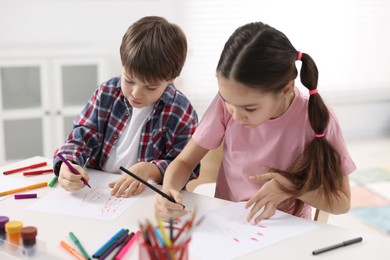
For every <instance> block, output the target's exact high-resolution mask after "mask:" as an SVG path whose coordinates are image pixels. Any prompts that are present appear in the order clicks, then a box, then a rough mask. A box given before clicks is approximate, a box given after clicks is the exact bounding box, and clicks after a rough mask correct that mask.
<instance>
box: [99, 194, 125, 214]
mask: <svg viewBox="0 0 390 260" xmlns="http://www.w3.org/2000/svg"><path fill="white" fill-rule="evenodd" d="M122 201H123V198H117V197H114V196H111V197H110V198H108V200H107V201H106V203H104V205H103V206H102V217H104V216H107V215H110V214H114V213H115V211H117V210H118V209H119V208H120V206H121V202H122Z"/></svg>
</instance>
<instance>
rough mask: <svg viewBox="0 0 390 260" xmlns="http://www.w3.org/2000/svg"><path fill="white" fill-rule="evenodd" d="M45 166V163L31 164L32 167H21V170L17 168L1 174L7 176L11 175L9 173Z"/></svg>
mask: <svg viewBox="0 0 390 260" xmlns="http://www.w3.org/2000/svg"><path fill="white" fill-rule="evenodd" d="M46 165H47V162H41V163H36V164H32V165H29V166H25V167H22V168H17V169H13V170H9V171H5V172H3V174H4V175H7V174H11V173H15V172H21V171H24V170H28V169H34V168H38V167H42V166H46Z"/></svg>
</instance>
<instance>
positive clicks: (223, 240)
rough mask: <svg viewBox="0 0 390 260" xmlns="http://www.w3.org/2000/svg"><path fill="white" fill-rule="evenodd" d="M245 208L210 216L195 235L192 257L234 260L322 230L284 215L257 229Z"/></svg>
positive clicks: (217, 211)
mask: <svg viewBox="0 0 390 260" xmlns="http://www.w3.org/2000/svg"><path fill="white" fill-rule="evenodd" d="M244 205H245V202H238V203H234V204H232V205H228V206H225V207H222V208H218V209H215V210H212V211H209V212H206V213H205V218H204V220H203V222H202V223H201V224H200V225H199V227H198V228H196V230H194V233H193V235H192V239H191V242H190V247H189V249H190V251H191V254H194V255H196V256H197V257H199V258H200V259H234V258H237V257H240V256H243V255H245V254H248V253H251V252H253V251H255V250H259V249H261V248H264V247H267V246H270V245H272V244H275V243H278V242H280V241H283V240H285V239H288V238H291V237H294V236H297V235H300V234H303V233H305V232H309V231H311V230H313V229H315V228H317V227H318V225H317V224H316V223H313V222H311V221H308V220H306V219H303V218H299V217H295V216H292V215H290V214H286V213H284V212H281V211H277V212H276V214H275V215H274V216H273V217H272V218H270V219H266V220H263V221H261V222H260V223H259V224H257V225H254V224H250V223H248V222H247V221H246V217H247V215H248V213H249V209H248V210H246V209H245V207H244Z"/></svg>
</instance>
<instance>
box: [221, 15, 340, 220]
mask: <svg viewBox="0 0 390 260" xmlns="http://www.w3.org/2000/svg"><path fill="white" fill-rule="evenodd" d="M297 57H298V51H297V50H296V49H295V48H294V46H293V45H292V44H291V42H290V41H289V39H288V38H287V37H286V35H284V34H283V33H282V32H280V31H278V30H276V29H275V28H272V27H271V26H269V25H267V24H264V23H261V22H257V23H250V24H246V25H244V26H242V27H239V28H238V29H237V30H236V31H235V32H234V33H233V34H232V36H231V37H230V38H229V39H228V41H227V42H226V44H225V46H224V49H223V51H222V53H221V57H220V60H219V62H218V66H217V75H218V76H222V77H224V78H226V79H233V80H235V81H237V82H240V83H242V84H244V85H247V86H248V87H251V88H256V89H258V90H260V91H262V92H273V93H277V92H280V91H282V89H283V88H284V87H285V86H286V85H287V83H288V82H289V81H290V80H294V79H295V78H296V77H297V75H298V73H297V69H296V66H295V62H296V60H297ZM301 61H302V67H301V71H300V78H301V82H302V84H303V85H304V86H305V87H306V88H307V89H308V90H309V91H310V90H315V89H317V83H318V70H317V66H316V64H315V62H314V60H313V59H312V58H311V57H310V56H309V55H308V54H306V53H302V57H301ZM308 117H309V122H310V125H311V127H312V128H313V132H314V133H313V140H312V141H311V142H310V143H309V144H308V145H307V146H306V147H305V150H304V152H303V154H302V155H301V156H300V158H299V159H298V161H297V162H296V163H295V164H294V165H293V166H292V167H291V168H290V169H288V172H286V171H281V170H278V169H272V170H273V171H276V172H279V173H281V174H283V176H285V177H287V178H288V179H290V180H291V181H292V183H293V184H294V185H295V189H294V190H287V189H284V190H285V191H286V192H288V193H289V194H291V195H292V198H297V197H299V196H301V195H302V194H304V193H306V192H307V191H312V190H315V189H317V188H320V187H322V189H323V192H324V196H325V198H326V200H327V202H328V204H329V205H330V202H331V198H332V194H337V195H340V190H341V188H342V178H343V172H342V169H341V162H340V161H341V160H340V156H339V154H338V152H337V150H336V149H334V147H333V146H332V145H331V144H330V143H329V142H328V141H327V140H326V138H325V137H322V138H315V137H314V134H323V133H324V131H325V129H326V127H327V125H328V122H329V111H328V108H327V107H326V105H325V103H324V102H323V100H322V98H321V96H320V95H319V94H315V95H310V97H309V104H308ZM296 202H297V203H296V204H295V211H294V214H298V213H299V212H300V211H301V209H302V206H303V203H302V201H298V200H297V201H296ZM330 206H331V205H330Z"/></svg>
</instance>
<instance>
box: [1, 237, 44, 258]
mask: <svg viewBox="0 0 390 260" xmlns="http://www.w3.org/2000/svg"><path fill="white" fill-rule="evenodd" d="M2 255H4V256H10V257H14V258H17V259H39V258H40V257H42V256H45V255H46V243H45V242H43V241H40V240H36V243H35V244H34V245H32V246H25V245H23V243H22V242H20V244H14V243H11V242H9V241H7V240H5V239H4V238H0V259H3V257H1V256H2Z"/></svg>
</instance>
